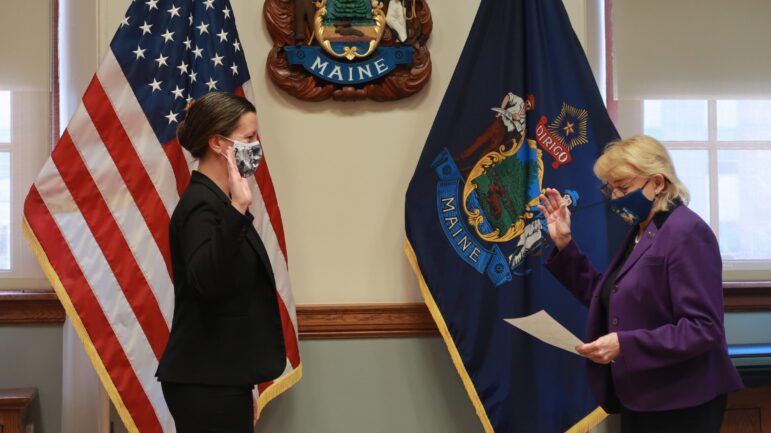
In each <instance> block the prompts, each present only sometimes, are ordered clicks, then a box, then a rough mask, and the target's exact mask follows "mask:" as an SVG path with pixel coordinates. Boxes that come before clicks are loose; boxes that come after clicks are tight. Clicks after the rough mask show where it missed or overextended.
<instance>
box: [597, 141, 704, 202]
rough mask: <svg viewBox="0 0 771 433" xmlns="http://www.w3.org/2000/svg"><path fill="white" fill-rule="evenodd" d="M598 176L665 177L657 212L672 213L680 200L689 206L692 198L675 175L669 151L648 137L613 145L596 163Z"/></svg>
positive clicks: (607, 179)
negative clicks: (656, 175) (657, 175)
mask: <svg viewBox="0 0 771 433" xmlns="http://www.w3.org/2000/svg"><path fill="white" fill-rule="evenodd" d="M594 174H595V175H596V176H597V177H598V178H600V180H602V181H603V182H608V181H614V180H621V179H627V178H630V177H636V176H639V177H651V176H653V175H655V174H661V175H663V176H664V179H665V180H666V182H664V189H662V190H661V192H660V193H659V194H658V195H657V196H656V198H655V199H654V201H653V211H654V212H659V211H667V210H670V209H672V207H673V206H674V204H675V203H676V202H677V201H678V200H679V201H682V202H683V203H684V204H688V199H689V198H690V196H689V194H688V189H687V188H686V187H685V185H683V183H682V182H681V181H680V179H679V178H678V177H677V174H676V173H675V166H674V164H673V163H672V158H671V157H670V156H669V152H667V149H666V148H665V147H664V146H663V145H662V144H661V143H659V141H658V140H656V139H655V138H653V137H650V136H647V135H636V136H634V137H631V138H627V139H626V140H617V141H613V142H611V143H609V144H608V145H607V146H605V150H604V151H603V152H602V155H600V157H599V158H598V159H597V161H596V162H595V163H594Z"/></svg>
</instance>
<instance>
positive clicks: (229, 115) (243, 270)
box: [156, 92, 286, 433]
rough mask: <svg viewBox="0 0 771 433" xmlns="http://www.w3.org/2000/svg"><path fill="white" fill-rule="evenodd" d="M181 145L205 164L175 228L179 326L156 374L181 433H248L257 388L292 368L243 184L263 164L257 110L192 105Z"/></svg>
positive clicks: (232, 100) (228, 100) (243, 103)
mask: <svg viewBox="0 0 771 433" xmlns="http://www.w3.org/2000/svg"><path fill="white" fill-rule="evenodd" d="M177 138H178V140H179V143H180V144H181V145H182V147H184V148H185V149H187V150H188V151H189V152H190V153H191V154H192V155H193V156H194V157H195V158H198V159H199V165H198V169H197V171H193V173H192V176H191V179H190V184H189V185H188V187H187V189H186V190H185V192H184V193H183V194H182V197H181V198H180V200H179V203H178V204H177V207H176V209H174V213H173V214H172V217H171V223H170V226H169V238H170V248H171V266H172V271H173V275H174V295H175V299H174V318H173V320H172V325H171V333H170V336H169V342H168V344H167V346H166V350H165V351H164V353H163V356H162V357H161V360H160V363H159V366H158V371H157V373H156V375H157V377H158V380H160V381H161V384H162V388H163V395H164V397H165V399H166V403H167V405H168V407H169V411H170V412H171V415H172V416H173V417H174V422H175V424H176V427H177V432H178V433H204V432H206V433H210V432H223V433H225V432H227V433H247V432H249V433H251V432H252V431H253V428H254V424H253V422H254V420H255V419H256V407H255V406H256V403H255V401H254V399H253V397H252V389H253V388H254V385H255V384H258V383H260V382H264V381H268V380H271V379H274V378H276V377H278V376H279V375H280V374H281V373H282V372H283V371H284V368H285V366H286V354H285V348H284V340H283V334H282V330H281V318H280V315H279V309H278V299H277V294H276V289H275V282H274V280H273V273H272V271H271V265H270V261H269V259H268V255H267V253H266V251H265V247H264V246H263V244H262V241H261V240H260V237H259V236H258V235H257V232H256V231H255V229H254V227H253V225H252V220H253V217H252V215H251V214H250V213H249V205H250V204H251V202H252V193H251V190H250V189H249V185H248V183H247V180H246V179H245V177H242V176H248V175H249V174H250V173H249V171H251V172H253V170H254V168H255V167H256V165H255V163H256V162H257V161H258V155H257V152H258V151H259V142H258V140H257V115H256V112H255V109H254V106H253V105H252V104H251V103H250V102H249V101H247V100H246V99H244V98H241V97H238V96H234V95H231V94H228V93H223V92H212V93H208V94H206V95H204V96H203V97H201V98H199V99H198V100H196V101H195V102H193V103H192V104H191V105H190V106H189V107H188V110H187V115H186V118H185V120H184V121H182V122H180V124H179V127H178V128H177ZM234 148H235V150H234ZM236 153H237V154H238V155H239V157H238V158H237V157H236ZM244 155H247V156H246V158H244V157H243V156H244ZM249 155H252V156H254V158H252V159H251V160H250V159H249ZM237 159H238V160H237ZM239 170H240V172H239Z"/></svg>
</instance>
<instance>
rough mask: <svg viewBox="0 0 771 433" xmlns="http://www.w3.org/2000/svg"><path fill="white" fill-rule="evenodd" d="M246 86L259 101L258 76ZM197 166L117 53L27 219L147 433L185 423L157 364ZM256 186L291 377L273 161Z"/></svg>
mask: <svg viewBox="0 0 771 433" xmlns="http://www.w3.org/2000/svg"><path fill="white" fill-rule="evenodd" d="M244 90H245V92H244V91H242V93H246V95H247V97H249V99H252V100H253V96H252V95H251V86H250V83H249V82H247V83H245V85H244ZM192 165H194V163H193V161H192V158H190V155H189V154H188V153H187V152H185V151H184V150H183V149H182V148H181V147H180V146H179V144H178V143H176V140H172V141H171V142H170V143H163V144H162V143H159V142H158V139H157V138H156V135H155V134H154V132H153V130H152V128H151V126H150V124H149V123H148V121H147V118H146V117H145V114H144V112H143V111H142V109H141V107H140V105H139V102H138V101H137V100H136V97H135V96H134V93H133V91H132V89H131V87H130V86H129V84H128V82H127V81H126V79H125V77H124V75H123V72H122V71H121V69H120V67H119V65H118V62H117V60H116V58H115V56H114V55H113V53H112V51H110V50H108V52H107V54H106V56H105V58H104V59H103V61H102V63H101V65H100V67H99V70H98V71H97V73H96V75H95V76H94V78H93V80H92V81H91V84H90V85H89V88H88V90H87V91H86V93H85V94H84V96H83V104H82V105H81V106H80V107H79V109H78V110H77V112H76V114H75V116H74V117H73V119H72V120H71V122H70V124H69V126H68V128H67V131H66V132H65V133H64V135H63V136H62V138H61V139H60V141H59V143H58V144H57V146H56V148H55V149H54V151H53V153H52V155H51V158H50V159H49V160H48V161H47V162H46V164H45V166H44V167H43V169H42V170H41V172H40V174H39V176H38V179H37V181H36V182H35V184H34V185H33V186H32V188H31V190H30V193H29V195H28V196H27V199H26V201H25V207H24V215H25V219H26V220H27V223H28V224H29V227H30V228H31V230H32V234H33V236H34V237H35V239H36V240H37V242H38V243H39V245H40V247H41V249H42V251H43V253H44V254H45V257H46V258H47V260H48V263H49V264H50V266H51V268H52V269H51V271H52V272H53V273H55V274H56V276H57V277H58V279H59V281H61V286H62V287H63V289H64V292H65V293H63V294H62V293H60V295H63V296H66V297H67V298H68V300H67V303H69V304H71V305H72V307H73V309H74V314H76V315H77V316H78V317H77V319H78V320H74V321H73V323H76V324H82V328H83V329H79V330H78V331H79V333H80V334H81V336H82V337H84V336H87V339H88V340H90V342H91V344H93V348H94V349H95V352H96V355H97V356H98V358H99V359H98V360H92V361H93V362H95V363H101V364H103V365H104V367H105V369H106V371H107V376H109V378H108V379H105V378H104V377H103V380H109V381H110V382H111V384H106V385H109V386H107V387H108V389H109V388H114V389H115V390H116V391H117V394H118V396H112V397H113V398H116V397H117V398H119V399H120V402H116V406H117V407H119V408H121V407H125V408H126V411H127V412H128V413H127V414H125V413H124V414H122V416H124V417H125V416H129V417H130V418H131V421H132V422H131V423H128V424H132V423H133V425H134V426H136V429H137V430H138V431H139V432H142V433H151V432H173V431H174V423H173V420H172V418H171V416H170V414H169V412H168V409H167V408H166V405H165V402H164V399H163V394H162V392H161V388H160V384H159V382H158V381H157V379H156V378H155V370H156V368H157V366H158V360H159V358H160V356H161V354H162V353H163V349H164V347H165V345H166V341H167V340H168V336H169V328H170V325H171V317H172V314H173V308H174V289H173V284H172V277H171V265H170V257H169V240H168V225H169V218H170V215H171V212H172V211H173V209H174V207H175V206H176V203H177V201H178V200H179V194H180V192H181V191H182V190H184V188H185V186H186V185H187V183H188V181H189V178H190V167H191V166H192ZM252 188H253V191H254V202H253V203H252V205H251V208H250V210H251V212H252V214H253V215H254V216H255V220H254V224H255V228H256V229H257V231H258V233H259V234H260V236H261V238H262V239H263V242H264V244H265V248H266V250H267V252H268V255H269V257H270V260H271V264H272V267H273V273H274V275H275V279H276V285H277V290H278V294H279V300H280V302H279V303H280V308H281V311H280V312H281V318H282V323H283V327H284V334H285V342H286V347H287V370H286V371H285V375H288V374H291V373H292V372H293V371H294V370H295V369H296V368H298V367H299V365H300V357H299V351H298V347H297V339H298V335H297V317H296V314H295V304H294V299H293V297H292V292H291V285H290V283H289V275H288V268H287V260H286V245H285V241H284V235H283V226H282V224H281V216H280V212H279V209H278V203H277V201H276V195H275V191H274V189H273V184H272V182H271V179H270V175H269V172H268V168H267V163H266V162H265V161H263V163H262V164H261V165H260V167H259V170H258V171H257V173H256V174H255V176H254V181H253V182H252ZM279 380H280V379H279ZM260 388H261V390H264V389H265V386H263V387H260Z"/></svg>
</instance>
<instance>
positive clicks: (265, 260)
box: [246, 227, 276, 287]
mask: <svg viewBox="0 0 771 433" xmlns="http://www.w3.org/2000/svg"><path fill="white" fill-rule="evenodd" d="M246 240H247V242H249V245H250V246H251V247H252V249H253V250H254V251H255V252H256V253H257V257H259V258H260V261H261V262H262V264H263V265H264V266H265V269H266V270H267V271H268V276H270V282H271V283H273V287H276V280H275V278H274V276H273V267H272V266H271V265H270V258H269V257H268V252H267V251H266V250H265V245H263V243H262V239H260V237H259V236H258V235H257V231H256V230H254V227H251V228H250V229H247V230H246Z"/></svg>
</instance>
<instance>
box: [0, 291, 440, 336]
mask: <svg viewBox="0 0 771 433" xmlns="http://www.w3.org/2000/svg"><path fill="white" fill-rule="evenodd" d="M297 320H298V323H299V327H300V338H301V339H322V338H324V339H327V338H376V337H408V336H424V335H438V334H439V331H437V329H436V325H435V324H434V320H433V319H432V318H431V315H430V314H429V312H428V309H427V308H426V306H425V305H424V304H422V303H402V304H329V305H299V306H298V307H297ZM63 322H64V309H63V308H62V305H61V303H59V299H58V298H57V297H56V294H55V293H54V292H53V291H52V290H0V325H20V324H46V323H49V324H50V323H63Z"/></svg>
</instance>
